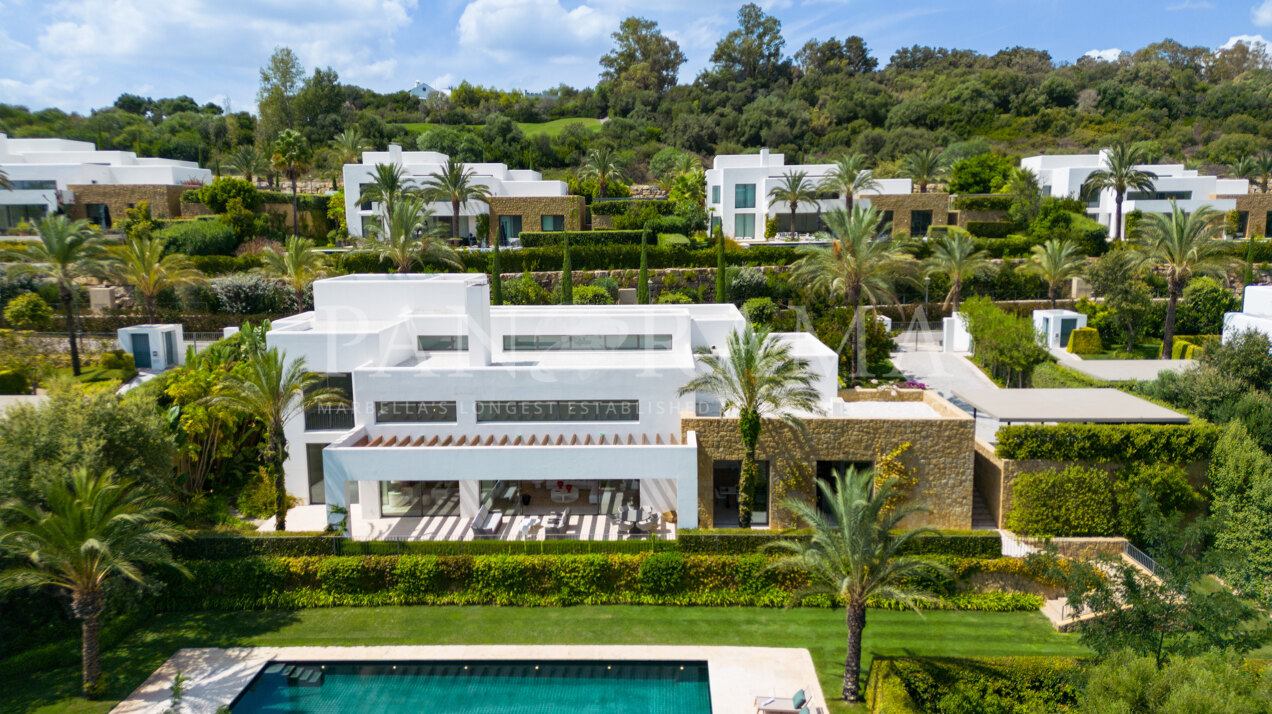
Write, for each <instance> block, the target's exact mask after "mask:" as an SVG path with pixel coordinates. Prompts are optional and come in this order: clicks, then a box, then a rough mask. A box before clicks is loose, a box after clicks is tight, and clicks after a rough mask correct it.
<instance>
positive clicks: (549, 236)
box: [499, 231, 654, 258]
mask: <svg viewBox="0 0 1272 714" xmlns="http://www.w3.org/2000/svg"><path fill="white" fill-rule="evenodd" d="M643 232H644V231H522V232H521V234H520V239H521V245H522V246H524V247H526V248H543V247H546V246H556V245H561V241H563V240H565V239H566V238H567V237H568V238H569V239H570V250H571V251H573V250H574V248H576V247H578V246H584V245H640V234H641V233H643ZM649 242H650V243H653V242H654V241H653V240H650V241H649ZM499 257H500V258H502V257H503V255H502V254H501V255H500V256H499ZM571 258H573V256H571Z"/></svg>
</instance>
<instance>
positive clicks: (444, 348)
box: [415, 335, 468, 352]
mask: <svg viewBox="0 0 1272 714" xmlns="http://www.w3.org/2000/svg"><path fill="white" fill-rule="evenodd" d="M415 349H417V350H419V351H420V352H467V351H468V335H416V337H415Z"/></svg>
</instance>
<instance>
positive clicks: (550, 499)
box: [267, 274, 972, 539]
mask: <svg viewBox="0 0 1272 714" xmlns="http://www.w3.org/2000/svg"><path fill="white" fill-rule="evenodd" d="M314 306H315V309H314V310H313V311H312V312H306V313H302V314H299V315H294V316H292V317H288V318H284V319H282V320H278V321H276V322H274V323H273V326H272V329H271V331H270V332H269V333H268V337H267V339H268V344H269V346H271V347H277V348H279V349H280V350H282V351H284V352H285V353H286V355H287V356H288V357H289V358H294V357H303V358H304V359H305V361H306V365H307V366H308V368H309V369H310V370H312V371H315V372H320V373H324V374H325V375H326V380H325V384H326V385H327V386H329V387H333V388H338V389H340V390H342V391H344V392H345V393H347V394H348V395H349V396H350V400H351V406H350V407H348V408H325V409H316V410H314V411H311V412H310V413H307V414H305V415H304V416H303V418H301V417H298V418H296V419H294V420H292V421H290V422H289V423H288V424H287V426H286V436H287V440H288V444H289V451H290V453H289V458H288V460H287V463H286V484H287V491H288V492H289V493H290V494H292V495H294V496H297V497H298V498H299V499H300V500H301V501H302V502H304V503H306V504H323V503H325V504H328V505H329V506H338V507H341V508H347V509H348V527H349V530H348V532H349V534H350V535H351V536H352V537H354V538H372V537H375V538H384V537H402V538H429V539H465V538H474V537H505V538H506V537H510V536H513V537H515V536H516V535H517V533H516V532H515V531H516V530H518V529H520V530H521V531H522V532H521V534H520V535H521V536H522V537H524V536H525V535H527V534H528V532H529V531H530V529H531V528H533V529H534V532H535V533H536V534H537V537H540V538H542V537H570V538H585V539H600V538H613V537H618V536H620V535H626V534H629V533H631V534H639V533H641V532H645V533H650V532H652V533H656V534H659V535H662V536H667V537H671V536H674V533H675V529H676V528H694V527H699V526H704V527H705V526H710V525H712V524H713V523H716V524H721V523H727V522H729V521H730V519H732V522H734V523H736V518H737V511H736V509H737V503H736V498H737V496H736V494H737V491H736V485H737V474H738V469H739V459H740V451H739V450H738V448H739V445H738V443H737V442H738V437H737V420H736V417H733V418H729V415H724V416H721V415H720V405H719V403H718V402H717V401H715V400H714V399H713V398H712V397H710V396H709V395H705V394H698V395H693V394H690V395H686V396H683V397H682V396H680V395H679V392H678V390H679V389H680V387H681V386H682V385H684V384H685V383H686V382H688V381H689V380H690V379H691V378H692V377H693V376H694V375H695V374H696V373H697V371H698V370H700V369H703V366H702V363H701V361H700V360H699V359H698V358H697V355H698V354H699V353H705V352H714V353H717V354H719V353H721V352H723V351H724V350H725V346H726V344H727V339H728V336H729V334H730V333H731V332H733V331H734V330H736V329H740V328H741V327H742V326H743V324H744V322H743V317H742V315H741V313H739V311H738V310H737V308H735V307H734V306H733V305H674V306H673V305H623V306H582V305H575V306H556V305H554V306H541V307H540V306H526V307H492V306H491V305H490V291H489V285H488V282H487V276H485V275H481V274H468V275H463V274H431V275H430V274H403V275H347V276H342V277H337V278H330V279H325V280H319V281H317V282H315V283H314ZM778 339H781V340H784V341H786V342H787V343H788V344H789V345H790V346H791V349H792V352H793V354H795V355H796V356H798V357H800V358H803V359H805V360H807V361H808V362H809V364H810V366H811V369H812V370H813V372H814V374H815V375H816V386H817V390H818V392H819V393H820V394H821V395H822V399H821V404H820V406H821V408H822V412H823V414H822V415H818V416H813V418H811V419H809V420H808V423H809V425H810V433H812V434H820V436H819V437H817V438H814V439H813V441H812V442H809V444H810V445H807V446H801V447H799V448H800V449H803V451H801V452H799V454H798V455H796V454H794V452H792V453H791V454H788V453H786V452H787V451H788V450H789V446H787V445H786V444H782V443H779V440H780V439H781V438H783V435H782V432H781V430H780V429H779V428H778V427H776V426H775V427H773V428H770V429H769V430H768V432H766V433H769V434H770V436H768V437H766V439H770V440H771V441H766V440H762V441H761V458H762V459H772V460H773V468H772V469H769V468H768V465H769V461H768V460H766V461H765V462H764V466H765V472H766V473H768V474H769V477H768V479H766V482H765V483H763V484H761V488H760V495H759V496H757V505H756V509H755V510H756V518H755V521H756V523H759V524H766V523H770V522H777V521H779V520H780V519H781V516H780V514H776V513H774V514H772V520H770V509H769V507H768V505H767V502H768V493H769V491H770V488H772V489H773V490H774V491H775V492H777V491H780V490H782V488H781V486H780V484H781V483H782V482H783V480H784V479H786V478H787V476H786V474H787V473H788V472H790V470H791V468H793V467H788V466H787V464H785V462H783V461H782V459H796V458H804V457H807V459H808V461H807V463H808V466H809V469H808V470H807V471H805V472H804V473H806V474H807V475H806V476H805V477H804V478H805V481H806V482H803V483H802V484H801V485H800V486H799V490H800V492H801V493H802V494H804V495H806V496H809V497H812V496H813V486H812V481H811V477H812V476H813V473H812V470H813V468H814V467H815V468H816V469H817V473H816V476H817V477H819V478H828V477H829V474H830V470H831V468H842V466H843V465H845V464H860V463H862V462H865V463H869V461H870V460H871V459H873V458H874V457H875V456H876V455H877V453H878V450H879V449H880V448H884V449H887V448H895V445H896V444H899V443H901V442H902V441H903V440H904V441H909V442H911V443H915V444H916V449H915V454H914V456H915V465H916V468H918V469H919V470H920V471H921V472H922V473H923V476H924V478H925V479H927V478H935V479H937V480H941V481H943V482H946V483H948V484H951V485H953V486H954V487H955V488H961V489H963V491H964V492H965V501H966V502H965V503H963V498H962V497H955V498H953V499H951V500H950V502H948V503H947V502H943V503H942V504H941V512H942V514H946V513H953V514H954V515H952V516H949V517H948V518H947V517H946V516H945V515H942V516H941V518H943V519H944V521H943V522H949V523H954V524H955V525H961V527H968V526H967V525H966V524H965V523H964V521H969V519H970V509H971V488H972V487H971V469H972V461H971V453H972V450H971V423H970V422H971V420H970V419H968V418H967V417H966V415H964V414H962V413H961V412H958V410H957V409H954V408H953V407H950V406H948V404H947V403H944V402H943V401H942V400H940V399H939V397H935V395H930V394H915V395H913V397H912V398H907V399H905V400H896V399H894V398H891V397H889V396H887V395H883V396H879V395H875V394H874V393H873V392H867V393H865V396H862V395H860V394H852V395H851V396H848V398H847V399H845V398H843V397H842V396H841V394H840V393H839V391H838V385H837V365H838V356H837V355H836V354H835V353H834V352H833V351H832V350H830V349H829V348H828V347H826V346H825V345H823V344H822V343H821V342H819V341H818V340H817V339H816V338H815V337H814V336H813V335H811V334H809V333H789V334H781V335H779V336H778ZM892 397H895V394H894V395H892ZM810 416H812V415H810ZM951 427H952V428H953V429H954V432H951V431H949V429H950V428H951ZM942 430H945V431H942ZM964 431H965V432H966V438H965V439H963V436H962V433H963V432H964ZM955 432H957V433H955ZM951 434H953V435H952V436H951ZM924 435H926V438H927V439H928V441H929V442H932V443H939V444H940V447H939V449H940V450H941V453H939V454H937V453H933V454H932V455H931V457H930V458H929V457H928V456H926V455H925V449H926V448H927V445H920V444H918V442H919V441H920V440H921V438H922V437H923V436H924ZM787 436H789V435H787ZM700 439H702V441H700ZM801 441H802V440H801ZM962 441H966V443H961V442H962ZM894 442H895V443H894ZM956 443H957V444H958V447H959V448H958V449H957V451H958V452H961V456H955V457H954V458H953V459H951V458H950V455H949V453H947V450H949V449H951V448H952V447H953V446H954V445H955V444H956ZM889 444H891V445H892V446H889ZM770 452H771V455H766V454H770ZM814 460H815V463H814ZM964 462H965V463H964ZM786 490H787V491H792V490H793V489H790V488H788V489H786ZM730 514H731V515H730ZM340 520H341V518H340V517H339V516H338V515H334V514H333V515H332V516H331V522H332V523H337V522H339V521H340Z"/></svg>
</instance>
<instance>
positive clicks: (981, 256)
mask: <svg viewBox="0 0 1272 714" xmlns="http://www.w3.org/2000/svg"><path fill="white" fill-rule="evenodd" d="M926 262H927V266H926V273H927V274H928V275H937V274H940V275H947V276H949V278H950V291H949V292H948V293H946V295H945V303H944V307H950V306H951V305H952V306H953V308H954V312H958V306H959V304H960V303H961V302H962V299H963V281H964V280H971V279H972V278H974V277H979V276H981V275H985V274H987V273H990V272H992V270H993V263H991V262H990V259H989V254H988V253H986V252H985V251H983V250H977V249H976V239H975V238H972V234H971V233H968V232H967V231H965V230H963V229H962V228H958V227H956V226H951V227H950V228H949V229H948V230H947V231H946V233H945V235H943V236H941V237H940V238H937V239H936V240H934V241H932V255H931V256H929V257H928V259H927V261H926Z"/></svg>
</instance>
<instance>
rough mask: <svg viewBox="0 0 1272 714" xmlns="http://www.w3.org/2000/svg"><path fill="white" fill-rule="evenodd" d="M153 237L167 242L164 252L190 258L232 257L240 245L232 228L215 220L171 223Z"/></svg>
mask: <svg viewBox="0 0 1272 714" xmlns="http://www.w3.org/2000/svg"><path fill="white" fill-rule="evenodd" d="M155 237H156V238H162V239H163V240H164V241H167V245H166V246H165V251H166V252H168V253H183V254H185V255H190V256H194V255H232V254H233V253H234V250H235V249H236V248H238V247H239V243H240V241H239V238H238V236H237V235H235V234H234V229H233V228H231V227H230V226H229V225H227V224H225V223H222V222H221V221H215V220H213V221H209V220H197V219H196V220H193V221H187V220H180V221H172V222H170V223H168V225H167V227H166V228H161V229H159V230H157V231H155Z"/></svg>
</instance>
